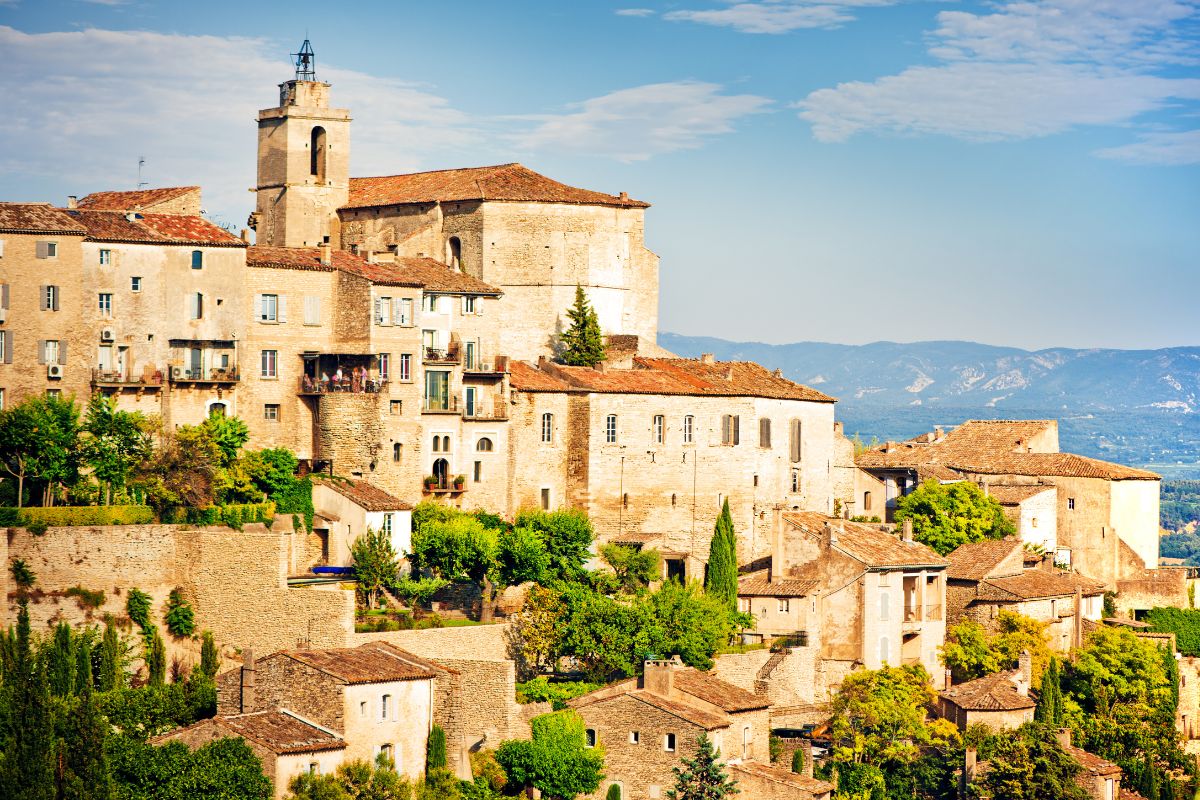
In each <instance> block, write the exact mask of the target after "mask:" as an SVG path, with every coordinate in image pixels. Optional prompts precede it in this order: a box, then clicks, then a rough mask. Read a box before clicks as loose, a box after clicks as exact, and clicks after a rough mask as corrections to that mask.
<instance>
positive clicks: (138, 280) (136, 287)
mask: <svg viewBox="0 0 1200 800" xmlns="http://www.w3.org/2000/svg"><path fill="white" fill-rule="evenodd" d="M129 291H131V292H140V291H142V276H141V275H130V276H129Z"/></svg>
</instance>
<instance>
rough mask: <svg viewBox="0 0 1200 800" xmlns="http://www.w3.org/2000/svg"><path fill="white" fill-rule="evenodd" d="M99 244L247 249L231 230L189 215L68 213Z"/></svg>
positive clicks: (108, 212)
mask: <svg viewBox="0 0 1200 800" xmlns="http://www.w3.org/2000/svg"><path fill="white" fill-rule="evenodd" d="M65 213H67V214H69V215H70V216H71V217H72V218H74V219H75V220H76V221H77V222H78V223H79V224H80V225H82V226H83V228H84V229H85V230H86V231H87V236H88V239H89V240H91V241H95V242H129V243H132V244H188V245H204V246H207V247H246V246H247V245H246V243H245V242H244V241H242V240H241V239H239V238H238V237H236V236H234V235H233V234H232V233H230V232H229V231H227V230H225V229H223V228H219V227H217V226H216V225H214V224H212V223H211V222H209V221H208V220H206V219H204V218H203V217H195V216H191V215H188V214H136V215H133V219H129V218H128V217H127V216H126V214H124V213H122V212H119V211H90V210H87V209H84V210H79V209H72V210H69V211H67V212H65Z"/></svg>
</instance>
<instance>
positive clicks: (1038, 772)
mask: <svg viewBox="0 0 1200 800" xmlns="http://www.w3.org/2000/svg"><path fill="white" fill-rule="evenodd" d="M979 757H980V758H981V759H985V760H986V761H987V762H988V769H986V770H983V771H981V773H980V774H979V776H978V777H977V778H976V779H975V780H974V781H972V782H971V783H970V784H969V785H968V787H967V794H968V797H972V798H980V799H981V800H983V799H986V800H1043V799H1044V798H1049V797H1054V798H1061V800H1087V798H1088V796H1089V795H1088V793H1087V792H1086V791H1084V790H1083V788H1082V787H1080V786H1079V784H1077V783H1076V782H1075V776H1076V775H1077V774H1078V773H1079V770H1080V766H1079V764H1078V762H1076V761H1075V759H1073V758H1072V757H1071V756H1070V755H1068V754H1067V753H1066V752H1064V751H1063V749H1062V747H1060V746H1059V744H1058V741H1057V740H1056V739H1055V736H1054V732H1053V731H1052V730H1051V729H1049V728H1047V727H1045V726H1041V725H1038V724H1037V723H1027V724H1025V725H1022V726H1021V727H1020V728H1018V729H1017V730H1014V731H1004V732H1003V733H998V734H994V735H990V736H988V737H986V738H985V739H984V741H983V742H981V743H980V747H979Z"/></svg>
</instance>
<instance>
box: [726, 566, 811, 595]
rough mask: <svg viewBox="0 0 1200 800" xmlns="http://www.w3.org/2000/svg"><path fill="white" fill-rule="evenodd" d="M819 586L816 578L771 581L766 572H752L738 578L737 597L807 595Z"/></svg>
mask: <svg viewBox="0 0 1200 800" xmlns="http://www.w3.org/2000/svg"><path fill="white" fill-rule="evenodd" d="M820 587H821V582H820V581H817V580H796V579H794V578H784V579H783V580H779V581H775V582H773V583H772V582H771V581H770V580H769V579H768V578H767V576H766V574H764V573H761V572H759V573H754V574H752V575H746V576H744V577H741V578H738V590H737V593H738V597H808V596H809V595H810V594H812V593H814V592H815V591H817V590H818V589H819V588H820Z"/></svg>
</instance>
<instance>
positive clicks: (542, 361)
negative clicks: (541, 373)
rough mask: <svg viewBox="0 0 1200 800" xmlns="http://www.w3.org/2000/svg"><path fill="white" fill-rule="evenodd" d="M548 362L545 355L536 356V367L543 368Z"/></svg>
mask: <svg viewBox="0 0 1200 800" xmlns="http://www.w3.org/2000/svg"><path fill="white" fill-rule="evenodd" d="M548 363H549V360H548V359H547V358H546V357H545V356H538V369H545V367H546V364H548Z"/></svg>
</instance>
